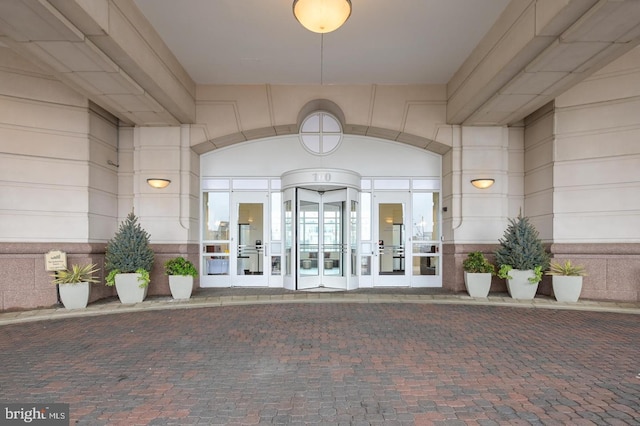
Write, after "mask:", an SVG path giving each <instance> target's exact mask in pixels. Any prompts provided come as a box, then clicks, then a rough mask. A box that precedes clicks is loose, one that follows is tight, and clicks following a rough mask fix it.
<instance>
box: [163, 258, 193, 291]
mask: <svg viewBox="0 0 640 426" xmlns="http://www.w3.org/2000/svg"><path fill="white" fill-rule="evenodd" d="M164 271H165V274H166V275H168V276H169V288H170V289H171V296H172V297H173V298H174V299H177V300H179V299H189V298H190V297H191V291H192V290H193V279H194V278H195V277H197V276H198V271H197V270H196V267H195V266H193V263H191V261H189V260H187V259H185V258H184V257H175V258H173V259H169V260H167V261H166V262H165V263H164Z"/></svg>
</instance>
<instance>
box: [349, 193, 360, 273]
mask: <svg viewBox="0 0 640 426" xmlns="http://www.w3.org/2000/svg"><path fill="white" fill-rule="evenodd" d="M349 220H350V221H351V224H350V225H351V229H350V230H349V237H350V241H349V253H350V257H351V275H352V276H355V275H356V274H357V270H358V268H357V265H358V202H357V201H355V200H351V209H350V212H349Z"/></svg>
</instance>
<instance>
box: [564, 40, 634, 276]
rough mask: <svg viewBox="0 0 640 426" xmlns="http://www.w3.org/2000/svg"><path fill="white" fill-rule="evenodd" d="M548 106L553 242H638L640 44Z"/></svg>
mask: <svg viewBox="0 0 640 426" xmlns="http://www.w3.org/2000/svg"><path fill="white" fill-rule="evenodd" d="M555 107H556V111H555V120H556V124H555V145H554V150H553V161H554V163H553V176H554V179H553V188H554V194H553V202H554V218H553V224H554V225H553V227H554V240H555V242H558V243H580V242H591V243H596V242H598V243H607V242H617V243H621V242H627V243H639V242H640V196H639V194H640V48H636V49H634V50H632V51H631V52H629V53H628V54H626V55H625V56H623V57H621V58H619V59H618V60H616V61H615V62H613V63H611V64H610V65H608V66H607V67H605V68H604V69H602V70H601V71H599V72H598V73H596V74H594V75H593V76H591V77H590V78H588V79H587V80H585V81H584V82H582V83H580V84H578V85H577V86H575V87H574V88H572V89H570V90H569V91H567V92H566V93H565V94H564V95H562V96H560V97H558V98H557V99H556V102H555ZM639 269H640V268H639Z"/></svg>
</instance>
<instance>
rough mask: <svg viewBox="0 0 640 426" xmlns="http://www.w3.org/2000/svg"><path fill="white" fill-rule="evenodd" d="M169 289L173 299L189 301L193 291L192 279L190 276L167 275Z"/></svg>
mask: <svg viewBox="0 0 640 426" xmlns="http://www.w3.org/2000/svg"><path fill="white" fill-rule="evenodd" d="M169 288H170V289H171V296H172V297H173V298H174V299H176V300H183V299H189V298H190V297H191V291H192V290H193V277H192V276H191V275H169Z"/></svg>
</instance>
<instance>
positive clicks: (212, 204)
mask: <svg viewBox="0 0 640 426" xmlns="http://www.w3.org/2000/svg"><path fill="white" fill-rule="evenodd" d="M202 199H203V204H204V205H203V210H204V211H203V218H204V220H203V221H202V222H203V223H202V224H203V228H204V229H203V230H202V239H203V240H206V241H210V240H228V239H229V193H228V192H205V193H204V194H203V197H202Z"/></svg>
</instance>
